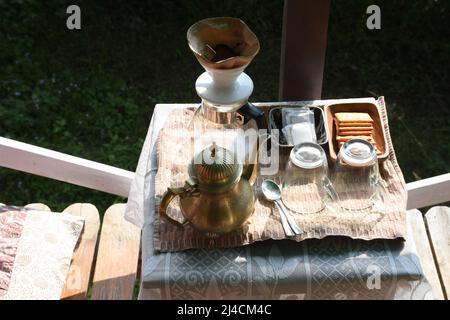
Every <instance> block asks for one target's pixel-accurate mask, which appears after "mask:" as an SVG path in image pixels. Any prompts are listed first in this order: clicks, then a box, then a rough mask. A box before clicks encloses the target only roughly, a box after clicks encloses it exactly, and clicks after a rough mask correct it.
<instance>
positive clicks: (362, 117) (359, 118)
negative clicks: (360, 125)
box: [334, 112, 373, 123]
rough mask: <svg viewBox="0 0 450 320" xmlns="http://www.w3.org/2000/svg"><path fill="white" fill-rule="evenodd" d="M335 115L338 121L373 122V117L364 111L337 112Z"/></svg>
mask: <svg viewBox="0 0 450 320" xmlns="http://www.w3.org/2000/svg"><path fill="white" fill-rule="evenodd" d="M334 116H335V117H336V119H337V121H338V122H370V123H372V122H373V119H372V117H371V116H370V115H368V114H367V113H364V112H337V113H335V114H334Z"/></svg>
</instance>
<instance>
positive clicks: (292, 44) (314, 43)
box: [280, 0, 330, 101]
mask: <svg viewBox="0 0 450 320" xmlns="http://www.w3.org/2000/svg"><path fill="white" fill-rule="evenodd" d="M329 12H330V0H285V3H284V17H283V37H282V44H281V68H280V101H299V100H316V99H320V98H321V95H322V81H323V70H324V66H325V52H326V46H327V31H328V16H329Z"/></svg>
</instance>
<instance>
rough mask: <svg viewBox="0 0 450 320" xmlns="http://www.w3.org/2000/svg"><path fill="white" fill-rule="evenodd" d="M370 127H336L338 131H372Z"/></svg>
mask: <svg viewBox="0 0 450 320" xmlns="http://www.w3.org/2000/svg"><path fill="white" fill-rule="evenodd" d="M372 130H373V128H372V127H338V131H339V132H342V131H372Z"/></svg>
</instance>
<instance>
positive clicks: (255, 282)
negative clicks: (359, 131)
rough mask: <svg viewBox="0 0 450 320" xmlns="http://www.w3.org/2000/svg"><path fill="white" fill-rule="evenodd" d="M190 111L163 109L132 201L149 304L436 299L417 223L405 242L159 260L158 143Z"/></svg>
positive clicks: (271, 248)
mask: <svg viewBox="0 0 450 320" xmlns="http://www.w3.org/2000/svg"><path fill="white" fill-rule="evenodd" d="M335 101H336V100H335ZM335 101H334V102H335ZM348 101H349V100H346V102H348ZM351 101H352V102H360V101H361V102H362V101H364V102H365V101H375V100H374V99H352V100H351ZM327 102H330V101H327ZM315 103H316V104H323V103H324V101H317V102H315ZM189 106H190V107H192V105H170V106H169V105H158V106H156V108H155V111H154V115H153V119H152V122H151V124H150V128H149V131H148V134H147V137H146V140H145V143H144V147H143V150H142V153H141V157H140V159H139V163H138V167H137V170H136V178H135V180H134V181H133V184H132V187H131V191H130V195H129V199H128V204H127V210H126V218H127V219H128V220H129V221H131V222H133V223H134V224H136V225H138V226H142V227H143V236H142V237H143V239H142V244H143V248H142V261H143V263H142V288H141V293H140V298H141V299H205V298H207V299H250V298H255V299H292V298H295V299H432V298H433V296H432V292H431V287H430V285H429V284H428V282H427V281H426V279H425V277H424V274H423V271H422V268H421V266H420V261H419V258H418V256H417V254H416V248H415V245H414V239H413V238H412V232H411V228H410V223H409V222H408V232H407V237H406V241H405V242H403V241H395V240H375V241H370V242H367V241H362V240H361V241H359V240H352V239H349V238H338V237H332V238H326V239H323V240H306V241H303V242H302V243H295V242H293V241H288V240H284V241H264V242H262V243H257V244H253V245H250V246H244V247H239V248H232V249H226V250H189V251H183V252H174V253H161V254H156V253H155V252H154V250H153V228H154V227H153V223H154V214H155V212H154V201H155V199H154V179H155V174H156V168H157V163H156V154H155V150H154V149H155V140H156V137H157V135H158V132H159V130H160V129H161V127H162V126H163V125H164V121H165V119H166V118H167V115H168V114H169V113H170V112H171V110H173V108H182V107H189Z"/></svg>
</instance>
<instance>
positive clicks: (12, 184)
mask: <svg viewBox="0 0 450 320" xmlns="http://www.w3.org/2000/svg"><path fill="white" fill-rule="evenodd" d="M70 4H77V5H79V6H80V7H81V11H82V30H81V31H69V30H67V28H66V18H67V14H66V12H65V11H66V8H67V6H68V5H70ZM371 4H378V5H379V6H380V7H381V9H382V30H379V31H369V30H367V28H366V26H365V25H366V18H367V15H366V8H367V7H368V6H369V5H371ZM449 10H450V2H448V1H442V0H441V1H439V0H436V1H431V0H429V1H426V0H423V1H406V0H403V1H402V0H392V1H372V0H361V1H351V0H339V1H332V9H331V16H330V25H329V39H328V41H329V45H328V51H327V61H326V69H325V81H324V91H323V97H324V98H340V97H362V96H379V95H384V96H385V97H386V101H387V104H388V112H389V118H390V119H389V120H390V125H391V134H392V136H393V140H394V146H395V148H396V152H397V157H398V159H399V162H400V165H401V167H402V169H403V172H404V174H405V177H406V180H407V181H414V180H417V179H422V178H426V177H430V176H434V175H439V174H443V173H446V172H449V171H450V170H449V169H450V140H449V139H450V138H449V137H450V109H449V106H450V98H449V95H448V90H449V81H450V79H449V75H450V73H449V70H450V67H449V57H450V42H449V41H448V39H450V34H449V33H450V28H449V26H450V23H449V21H450V13H449ZM282 11H283V2H282V1H281V0H270V1H269V0H267V1H256V0H246V1H242V0H241V1H237V0H227V1H212V0H189V1H168V0H166V1H162V0H161V1H138V0H131V1H95V2H94V1H87V0H85V1H83V0H81V1H63V0H59V1H58V0H46V1H39V0H0V136H3V137H8V138H12V139H17V140H20V141H24V142H27V143H31V144H34V145H38V146H42V147H47V148H50V149H53V150H57V151H61V152H65V153H69V154H72V155H75V156H80V157H83V158H87V159H90V160H94V161H99V162H103V163H106V164H110V165H113V166H117V167H121V168H124V169H127V170H134V169H135V166H136V163H137V160H138V157H139V153H140V149H141V147H142V143H143V139H144V137H145V134H146V132H147V128H148V125H149V122H150V119H151V115H152V110H153V107H154V105H155V104H156V103H168V102H196V101H198V100H199V99H198V97H197V96H196V94H195V90H194V82H195V79H196V78H197V76H198V75H199V74H200V73H201V72H202V69H201V67H200V66H199V65H198V63H197V62H196V61H195V59H194V58H193V56H192V54H191V53H190V52H189V50H188V47H187V44H186V39H185V32H186V30H187V28H188V27H189V26H190V25H191V24H192V23H193V22H195V21H196V20H199V19H202V18H205V17H211V16H237V17H241V18H242V19H243V20H245V21H246V22H247V23H248V24H249V25H250V26H251V28H252V29H253V30H254V31H255V33H256V34H257V35H258V37H259V38H260V41H261V45H262V48H261V52H260V54H259V55H258V56H257V57H256V59H255V60H254V62H253V63H252V65H251V66H250V67H249V68H248V70H247V71H248V73H249V74H250V75H251V76H252V78H253V79H254V82H255V91H254V94H253V96H252V100H253V101H275V100H277V99H278V77H279V74H278V72H279V61H280V43H281V25H282ZM305 45H307V44H305ZM1 156H2V155H1V154H0V157H1ZM117 201H123V199H120V198H117V197H115V196H111V195H107V194H104V193H100V192H96V191H93V190H89V189H85V188H81V187H77V186H72V185H69V184H65V183H62V182H57V181H53V180H50V179H46V178H42V177H37V176H33V175H29V174H24V173H19V172H15V171H12V170H9V169H4V168H1V169H0V202H4V203H9V204H16V205H24V204H26V203H30V202H43V203H47V204H48V205H49V206H50V207H51V208H52V209H54V210H62V209H64V208H65V207H66V206H67V205H68V204H70V203H74V202H91V203H93V204H95V205H96V206H97V207H98V208H99V210H100V211H101V212H103V211H104V210H105V209H106V208H107V207H108V206H109V205H110V204H112V203H114V202H117Z"/></svg>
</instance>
